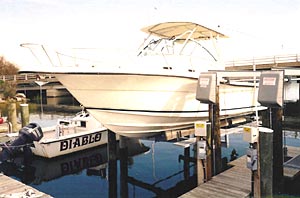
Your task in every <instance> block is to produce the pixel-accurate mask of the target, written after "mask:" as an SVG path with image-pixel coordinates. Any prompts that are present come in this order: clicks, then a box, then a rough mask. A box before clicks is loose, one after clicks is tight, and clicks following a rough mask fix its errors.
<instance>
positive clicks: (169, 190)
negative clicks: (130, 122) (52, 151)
mask: <svg viewBox="0 0 300 198" xmlns="http://www.w3.org/2000/svg"><path fill="white" fill-rule="evenodd" d="M120 142H121V141H120ZM120 142H119V143H117V144H116V155H115V156H116V158H115V159H111V157H109V155H108V153H109V152H110V150H109V149H108V148H107V146H100V147H96V148H92V149H89V150H85V151H81V152H77V153H73V154H70V155H65V156H62V157H57V158H54V159H44V158H40V157H35V156H32V157H31V158H28V157H22V156H20V157H18V158H15V159H14V160H13V161H10V162H3V163H2V164H0V172H3V173H4V174H5V175H8V176H11V177H14V178H17V179H18V180H20V181H22V182H23V183H25V184H27V185H30V186H33V187H34V188H37V189H39V190H41V191H43V192H45V193H48V194H50V195H52V196H54V197H60V196H61V195H63V196H64V197H99V196H100V197H139V196H140V195H144V197H177V196H179V195H181V194H183V193H184V192H186V191H188V190H189V189H192V188H193V187H195V186H196V175H195V174H194V173H195V170H194V168H195V166H194V163H191V161H189V160H190V159H191V158H192V157H191V156H190V149H185V151H184V155H177V157H178V159H177V160H178V163H179V164H180V163H181V162H183V164H184V166H183V168H179V169H180V170H179V171H178V169H175V170H177V171H174V170H173V168H174V165H175V164H174V163H173V162H168V161H161V157H162V158H168V157H164V156H157V160H158V161H157V162H156V163H158V164H159V165H157V167H159V166H160V165H161V164H165V165H166V166H167V167H168V166H169V169H170V170H165V171H163V172H161V171H159V170H156V171H157V177H155V178H152V179H150V180H149V179H147V178H148V175H149V173H150V174H151V173H152V172H151V171H150V172H149V171H148V170H149V169H148V168H149V167H151V166H152V168H153V166H155V165H154V164H155V162H154V163H153V164H152V163H151V161H149V160H145V158H148V157H151V158H152V160H153V157H154V156H153V155H154V153H153V152H154V148H153V147H152V145H154V144H155V143H154V142H152V141H141V140H138V139H126V144H125V145H124V144H120ZM144 142H145V143H144ZM147 144H148V145H147ZM158 144H159V145H160V146H166V145H165V144H167V145H168V146H170V145H171V144H170V143H158ZM180 150H181V151H182V148H180V149H178V148H177V147H176V149H175V150H174V152H175V153H180ZM178 151H179V152H178ZM158 152H160V151H158ZM110 154H111V153H110ZM141 154H143V155H141ZM139 156H141V159H138V158H139ZM175 157H176V154H175ZM135 160H137V161H135ZM136 162H137V164H135V163H136ZM172 163H173V164H172ZM145 164H146V165H145ZM190 170H193V171H190ZM154 171H155V170H154ZM137 172H142V173H143V174H144V175H140V174H136V173H137ZM170 172H172V173H171V174H170ZM165 173H168V174H169V175H166V174H165ZM76 177H80V182H82V183H83V184H84V183H88V179H87V178H91V179H92V180H93V181H94V182H93V184H90V185H91V186H86V189H84V190H82V189H81V191H79V190H78V189H79V188H82V186H78V187H76V186H69V185H70V184H68V183H72V182H74V181H75V180H76ZM95 178H98V180H96V181H95V180H94V179H95ZM99 179H100V180H99ZM62 181H64V182H63V183H62ZM99 181H101V182H100V183H101V184H100V183H99ZM99 185H100V186H101V185H102V186H103V188H100V186H99ZM62 186H63V187H64V191H63V192H62V191H60V192H56V191H58V190H57V189H58V188H61V187H62ZM97 186H98V187H97ZM105 186H107V187H105ZM56 188H57V189H56ZM92 189H96V190H92ZM77 190H78V191H77ZM92 191H94V192H92ZM84 192H88V194H86V193H84ZM62 193H64V194H62ZM93 193H94V194H93Z"/></svg>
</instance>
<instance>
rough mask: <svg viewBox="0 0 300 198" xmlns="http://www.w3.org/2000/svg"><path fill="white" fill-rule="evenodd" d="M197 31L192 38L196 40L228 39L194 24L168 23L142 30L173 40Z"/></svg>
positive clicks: (184, 37)
mask: <svg viewBox="0 0 300 198" xmlns="http://www.w3.org/2000/svg"><path fill="white" fill-rule="evenodd" d="M195 28H196V30H195V32H194V33H193V35H192V37H191V38H193V39H195V40H200V39H202V40H204V39H210V38H212V37H217V36H218V37H221V38H227V36H226V35H224V34H222V33H220V32H217V31H215V30H212V29H209V28H207V27H204V26H202V25H199V24H197V23H192V22H166V23H159V24H156V25H152V26H148V27H145V28H142V29H141V30H142V31H143V32H145V33H148V34H154V35H156V36H159V37H161V38H171V37H173V36H179V35H182V34H183V33H185V32H187V31H192V30H194V29H195ZM187 37H188V35H184V36H183V37H181V39H186V38H187Z"/></svg>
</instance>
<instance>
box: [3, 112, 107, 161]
mask: <svg viewBox="0 0 300 198" xmlns="http://www.w3.org/2000/svg"><path fill="white" fill-rule="evenodd" d="M7 135H8V136H10V137H14V138H13V139H14V140H13V141H12V143H11V144H7V145H6V146H4V147H3V148H4V152H6V153H7V154H5V153H4V154H3V155H4V156H3V159H4V160H5V159H7V158H10V156H13V155H14V153H16V152H18V150H19V149H20V148H23V149H24V148H28V147H29V149H30V150H31V152H32V153H33V154H34V155H37V156H41V157H45V158H54V157H58V156H62V155H66V154H70V153H74V152H77V151H81V150H85V149H88V148H92V147H96V146H100V145H103V144H106V143H107V128H105V127H104V126H103V125H102V124H101V123H99V122H98V121H97V120H96V119H95V118H93V117H92V116H91V115H90V114H89V113H87V112H85V111H81V112H79V113H77V114H76V116H75V117H73V118H71V119H59V120H58V121H57V124H56V125H55V126H52V127H44V128H41V127H40V126H39V125H38V124H36V123H30V124H29V125H28V126H26V127H23V128H22V129H21V130H20V131H19V132H18V133H14V134H11V133H8V134H7ZM15 150H16V151H15Z"/></svg>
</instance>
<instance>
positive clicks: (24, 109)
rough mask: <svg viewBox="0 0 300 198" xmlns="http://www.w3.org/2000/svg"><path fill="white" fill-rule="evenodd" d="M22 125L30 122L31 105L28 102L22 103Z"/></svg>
mask: <svg viewBox="0 0 300 198" xmlns="http://www.w3.org/2000/svg"><path fill="white" fill-rule="evenodd" d="M20 107H21V121H22V127H24V126H27V125H28V124H29V106H28V104H20Z"/></svg>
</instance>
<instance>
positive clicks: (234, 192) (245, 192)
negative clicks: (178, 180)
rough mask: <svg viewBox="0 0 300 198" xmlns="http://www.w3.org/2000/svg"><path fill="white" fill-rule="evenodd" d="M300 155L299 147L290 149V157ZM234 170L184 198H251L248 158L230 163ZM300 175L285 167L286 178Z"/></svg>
mask: <svg viewBox="0 0 300 198" xmlns="http://www.w3.org/2000/svg"><path fill="white" fill-rule="evenodd" d="M299 154H300V148H299V147H288V156H290V157H295V156H297V155H299ZM229 165H231V166H233V167H232V168H230V169H228V170H226V171H224V172H222V173H220V174H218V175H216V176H214V177H213V178H212V179H211V180H210V181H208V182H207V183H204V184H201V185H199V186H198V187H196V188H194V189H192V190H191V191H189V192H187V193H186V194H184V195H182V196H181V197H182V198H194V197H195V198H196V197H197V198H202V197H203V198H207V197H214V198H218V197H220V198H227V197H228V198H235V197H236V198H242V197H249V194H250V192H251V171H250V170H249V169H248V168H247V167H246V156H242V157H240V158H238V159H237V160H234V161H232V162H230V163H229ZM299 174H300V170H299V169H293V168H290V167H285V166H284V176H285V177H289V178H294V177H295V176H296V175H299Z"/></svg>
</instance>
